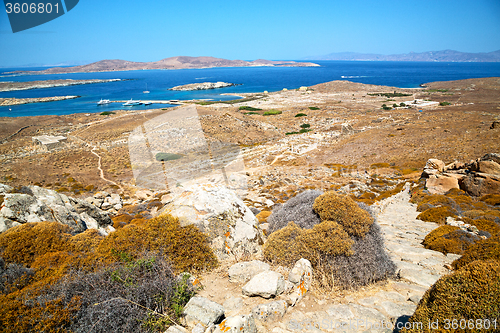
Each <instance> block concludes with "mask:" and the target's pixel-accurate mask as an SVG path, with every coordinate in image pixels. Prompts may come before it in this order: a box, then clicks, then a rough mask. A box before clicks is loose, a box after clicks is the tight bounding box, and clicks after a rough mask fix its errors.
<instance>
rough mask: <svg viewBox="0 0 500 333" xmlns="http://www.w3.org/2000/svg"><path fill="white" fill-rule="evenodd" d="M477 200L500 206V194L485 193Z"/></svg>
mask: <svg viewBox="0 0 500 333" xmlns="http://www.w3.org/2000/svg"><path fill="white" fill-rule="evenodd" d="M479 200H481V201H483V202H485V203H487V204H488V205H490V206H500V194H486V195H484V196H482V197H481V198H480V199H479Z"/></svg>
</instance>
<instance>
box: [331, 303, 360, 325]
mask: <svg viewBox="0 0 500 333" xmlns="http://www.w3.org/2000/svg"><path fill="white" fill-rule="evenodd" d="M326 313H328V315H329V316H330V317H331V319H333V320H334V321H344V320H345V321H348V320H349V319H352V318H354V313H353V312H352V310H351V308H350V307H349V306H348V305H345V304H341V305H334V306H331V307H329V308H328V309H327V310H326Z"/></svg>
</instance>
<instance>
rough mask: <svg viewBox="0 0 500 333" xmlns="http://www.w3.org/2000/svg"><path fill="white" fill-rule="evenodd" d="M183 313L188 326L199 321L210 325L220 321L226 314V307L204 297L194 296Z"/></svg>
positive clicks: (194, 324)
mask: <svg viewBox="0 0 500 333" xmlns="http://www.w3.org/2000/svg"><path fill="white" fill-rule="evenodd" d="M182 313H183V314H184V316H185V317H184V319H185V321H186V324H187V325H188V326H190V327H194V326H196V325H197V324H199V323H200V324H202V325H204V326H208V325H210V324H214V323H217V322H218V321H220V319H221V318H222V317H223V316H224V307H223V306H222V305H220V304H218V303H216V302H213V301H211V300H209V299H207V298H204V297H193V298H191V299H190V300H189V302H188V303H187V304H186V306H185V307H184V310H183V312H182Z"/></svg>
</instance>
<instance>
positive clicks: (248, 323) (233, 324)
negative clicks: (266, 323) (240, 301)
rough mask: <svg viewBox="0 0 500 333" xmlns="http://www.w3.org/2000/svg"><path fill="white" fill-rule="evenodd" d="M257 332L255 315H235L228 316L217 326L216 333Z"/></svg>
mask: <svg viewBox="0 0 500 333" xmlns="http://www.w3.org/2000/svg"><path fill="white" fill-rule="evenodd" d="M221 332H227V333H257V327H256V326H255V319H254V318H253V316H252V315H251V314H250V315H247V316H234V317H228V318H226V319H224V320H223V321H222V323H220V324H219V325H217V327H216V328H215V331H214V333H221Z"/></svg>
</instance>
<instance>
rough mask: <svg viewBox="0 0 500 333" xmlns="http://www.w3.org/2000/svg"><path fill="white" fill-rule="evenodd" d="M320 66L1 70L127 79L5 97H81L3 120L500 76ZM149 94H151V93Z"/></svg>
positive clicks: (460, 67) (425, 68)
mask: <svg viewBox="0 0 500 333" xmlns="http://www.w3.org/2000/svg"><path fill="white" fill-rule="evenodd" d="M313 62H314V63H317V64H318V65H320V67H227V68H205V69H178V70H139V71H115V72H102V73H75V74H51V75H14V74H8V73H7V72H11V71H16V70H23V71H26V70H43V69H47V67H44V68H0V81H37V80H56V79H75V80H84V79H121V81H115V82H107V83H98V84H86V85H77V86H68V87H56V88H43V89H31V90H21V91H12V92H0V98H6V97H16V98H32V97H50V96H68V95H77V96H80V98H77V99H71V100H64V101H57V102H45V103H31V104H23V105H15V106H3V107H0V117H23V116H40V115H64V114H72V113H96V112H103V111H113V110H122V109H127V110H129V109H138V110H144V109H157V108H166V107H172V106H174V105H171V104H152V105H149V106H145V105H140V106H134V107H124V106H122V103H111V104H108V105H105V106H97V102H98V101H99V100H100V99H109V100H111V101H124V100H129V99H134V100H161V101H170V100H192V99H200V100H231V99H236V98H238V97H235V96H232V95H229V96H228V95H225V94H227V93H233V94H238V93H249V92H263V91H268V92H273V91H278V90H282V89H284V88H286V89H297V88H299V87H301V86H311V85H315V84H318V83H323V82H328V81H333V80H348V81H352V82H360V83H366V84H376V85H386V86H393V87H399V88H416V87H419V86H420V85H421V84H424V83H428V82H434V81H450V80H462V79H470V78H481V77H492V76H496V77H500V63H472V62H468V63H457V62H392V61H380V62H379V61H313ZM217 81H223V82H230V83H234V84H237V85H236V86H232V87H226V88H221V89H214V90H204V91H172V90H169V88H172V87H174V86H177V85H183V84H189V83H201V82H217ZM144 91H149V92H150V93H148V94H146V93H144Z"/></svg>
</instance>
